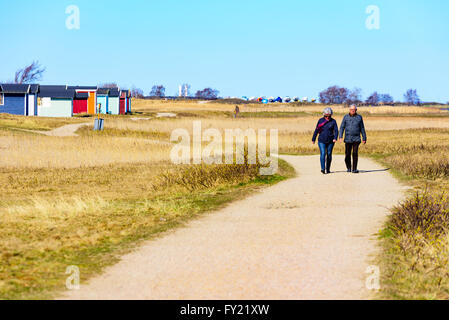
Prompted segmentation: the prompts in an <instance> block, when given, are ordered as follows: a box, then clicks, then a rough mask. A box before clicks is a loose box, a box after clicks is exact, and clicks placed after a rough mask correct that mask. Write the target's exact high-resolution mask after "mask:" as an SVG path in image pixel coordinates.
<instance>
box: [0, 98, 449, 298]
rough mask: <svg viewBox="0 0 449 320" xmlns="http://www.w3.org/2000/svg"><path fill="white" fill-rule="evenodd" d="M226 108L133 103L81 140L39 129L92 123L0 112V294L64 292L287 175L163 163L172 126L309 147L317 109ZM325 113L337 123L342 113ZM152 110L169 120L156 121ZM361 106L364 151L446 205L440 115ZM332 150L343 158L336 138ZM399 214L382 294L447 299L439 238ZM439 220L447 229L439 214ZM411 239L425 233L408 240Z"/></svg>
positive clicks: (448, 129)
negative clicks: (244, 132) (274, 133)
mask: <svg viewBox="0 0 449 320" xmlns="http://www.w3.org/2000/svg"><path fill="white" fill-rule="evenodd" d="M233 108H234V105H225V104H223V105H222V104H219V103H215V102H214V103H212V102H210V103H205V104H198V103H197V102H173V101H147V100H136V101H134V102H133V113H134V114H132V115H127V116H123V117H117V116H106V129H105V131H104V132H93V131H92V130H91V127H83V128H81V129H79V130H78V134H79V136H78V137H64V138H63V137H49V136H44V135H41V134H39V133H38V132H36V131H48V130H51V129H53V128H57V127H60V126H63V125H65V124H72V123H82V122H92V118H89V117H87V118H72V119H45V118H25V117H16V116H8V115H0V149H1V154H2V156H1V157H0V193H1V196H0V227H1V230H2V232H1V233H0V256H1V260H0V298H4V299H11V298H51V297H52V296H53V294H54V292H55V290H56V291H57V290H59V289H62V288H63V287H64V284H65V277H66V275H65V268H66V267H67V266H69V265H78V266H80V267H83V270H85V271H83V272H84V273H83V274H82V280H86V279H88V278H89V277H91V276H92V275H93V274H95V273H97V272H99V271H101V270H102V268H104V266H106V265H109V264H111V263H114V262H115V261H117V256H118V255H120V254H121V253H123V252H125V251H126V250H129V249H130V248H132V247H133V246H135V245H136V244H137V243H139V241H141V240H144V239H148V238H150V237H153V236H155V235H157V234H158V233H159V232H161V231H163V230H166V229H168V228H172V227H174V226H177V225H179V224H180V223H182V222H183V221H185V220H186V219H189V218H192V217H195V216H197V215H198V214H199V213H202V212H205V211H209V210H211V209H214V208H217V207H219V206H221V205H223V204H224V203H226V202H229V201H231V200H235V199H237V198H238V197H242V196H244V195H245V194H247V193H248V192H251V191H252V190H254V189H257V188H260V187H261V186H263V185H267V184H271V183H275V182H277V181H280V180H282V179H284V178H286V177H288V176H291V175H292V174H293V173H292V172H291V170H289V167H288V166H287V165H286V164H285V163H283V164H282V165H281V170H280V172H279V174H278V175H276V176H274V177H271V178H262V177H259V176H258V170H257V166H245V165H243V166H242V165H233V166H219V165H199V166H175V165H173V164H172V163H171V162H170V160H169V152H170V150H171V146H170V144H169V140H170V134H171V132H172V131H173V130H174V129H178V128H184V129H187V130H188V131H189V132H190V131H191V130H192V121H198V120H200V121H201V123H202V127H203V130H205V129H207V128H217V129H219V130H222V131H223V130H224V129H231V128H241V129H246V128H253V129H259V128H262V129H278V130H279V147H280V152H281V153H287V154H299V155H301V154H316V153H317V151H318V150H317V146H314V145H312V143H311V137H312V130H313V129H314V127H315V125H316V122H317V120H318V117H319V113H320V112H321V109H322V106H298V107H286V106H270V107H266V108H265V107H260V106H259V105H257V106H256V105H254V106H253V105H245V106H243V107H242V112H243V113H242V118H239V119H233V118H232V111H233ZM334 109H335V111H336V115H335V118H336V119H337V121H340V120H341V118H342V116H343V114H344V113H346V109H345V108H343V107H336V108H334ZM159 112H173V113H176V114H177V116H176V117H175V118H156V115H157V113H159ZM250 113H251V115H252V116H251V115H250V116H247V115H246V114H250ZM360 113H361V114H363V115H364V117H365V123H366V128H367V131H368V144H367V145H366V146H362V148H361V154H362V156H371V157H373V158H375V159H377V160H378V161H380V162H382V163H384V164H385V165H386V166H388V167H389V168H391V169H392V172H393V173H394V174H395V175H396V176H397V177H398V178H399V179H401V180H403V181H404V182H405V183H408V184H411V185H412V186H413V187H415V189H416V190H417V191H419V192H422V191H423V190H425V189H427V190H428V193H430V194H431V195H432V197H434V198H435V199H436V200H429V199H426V200H428V201H427V203H428V204H429V206H433V207H435V205H434V204H433V203H434V202H435V201H436V202H438V201H439V202H440V203H443V202H444V201H446V202H444V203H447V200H442V199H443V198H441V197H440V192H441V191H444V190H446V191H448V190H449V183H448V176H449V160H448V159H449V114H448V112H446V111H441V110H439V109H438V108H423V107H412V108H406V107H397V108H396V107H379V108H362V109H361V110H360ZM132 118H143V119H140V120H132ZM335 152H337V153H342V152H343V145H342V144H338V145H337V146H336V149H335ZM411 199H413V198H411ZM415 200H416V199H415ZM432 201H434V202H432ZM409 207H410V206H409ZM409 207H407V206H398V208H397V209H395V210H396V211H393V215H392V217H396V216H398V212H400V213H401V214H402V216H406V217H409V216H411V215H412V214H415V216H414V219H415V220H416V219H417V220H419V219H422V216H419V215H418V217H416V210H415V211H413V210H410V209H409ZM401 208H402V209H401ZM446 208H447V207H446ZM438 210H439V209H438ZM438 210H437V211H438ZM441 210H443V209H441ZM444 210H447V209H444ZM404 212H406V213H408V214H409V215H408V216H407V214H404ZM438 212H439V211H438ZM446 212H447V211H446ZM403 221H404V220H400V219H399V220H398V219H396V220H395V219H392V220H391V221H390V222H389V224H388V226H386V228H385V230H384V231H383V233H382V235H383V242H384V247H385V252H384V255H383V256H382V257H380V259H381V261H382V263H383V268H384V270H386V272H385V273H384V274H383V276H384V284H383V285H384V290H383V291H382V297H383V298H410V297H411V298H446V297H447V292H449V282H448V280H447V279H449V278H447V277H446V278H444V277H442V275H443V274H444V272H446V271H444V270H447V267H448V265H447V261H448V260H449V250H446V249H445V250H443V249H444V248H448V247H449V240H448V238H447V237H446V235H445V234H446V233H444V232H443V233H441V232H440V233H438V237H437V238H435V237H433V238H431V237H430V236H428V235H426V234H423V233H421V232H420V231H419V230H417V229H416V228H415V229H410V228H408V229H405V228H403V227H404V226H405V225H407V226H409V224H401V223H402V222H403ZM407 221H408V220H407ZM445 223H446V224H445ZM439 225H440V226H442V227H441V228H443V229H444V230H448V229H449V222H447V221H446V222H445V221H443V222H440V224H439ZM401 228H403V229H401ZM417 234H419V237H420V238H419V237H417ZM442 234H443V235H442ZM435 235H436V234H434V236H435ZM417 238H419V239H423V240H422V241H420V242H417V241H415V242H413V241H414V240H413V239H417ZM429 239H438V241H436V242H435V241H434V242H432V241H433V240H429ZM434 243H438V247H435V246H434ZM437 248H438V250H440V249H441V248H443V249H441V250H440V251H438V250H437ZM417 250H418V251H417ZM416 252H418V254H419V256H420V262H419V263H420V265H419V268H418V267H416V261H415V260H416V258H415V257H416V255H415V254H416ZM435 259H439V260H438V261H439V262H438V268H437V269H435V270H434V269H433V267H434V266H435V265H436V264H435V263H434V261H435ZM445 259H446V260H445ZM435 283H437V284H438V285H436V284H435Z"/></svg>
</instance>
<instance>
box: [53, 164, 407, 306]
mask: <svg viewBox="0 0 449 320" xmlns="http://www.w3.org/2000/svg"><path fill="white" fill-rule="evenodd" d="M283 158H284V159H286V160H287V161H288V162H289V163H290V164H292V165H293V166H294V167H295V169H296V170H297V172H298V177H297V178H294V179H290V180H288V181H284V182H282V183H280V184H277V185H275V186H273V187H270V188H267V189H264V190H263V191H261V192H260V193H257V194H255V195H252V196H250V197H249V198H247V199H245V200H241V201H237V202H235V203H232V204H230V205H229V206H228V207H226V208H224V209H222V210H219V211H217V212H214V213H212V214H209V215H206V216H203V217H202V218H199V219H196V220H194V221H191V222H189V223H188V224H187V225H186V227H183V228H179V229H176V230H172V231H170V232H167V233H165V234H164V235H162V236H161V237H159V238H158V239H155V240H152V241H148V242H146V243H145V244H144V245H143V246H141V247H140V248H139V249H137V250H136V251H135V252H133V253H130V254H127V255H125V256H123V257H122V260H121V262H119V263H118V264H116V265H114V266H112V267H109V268H107V269H106V270H105V272H104V273H103V274H102V275H100V276H98V277H97V278H94V279H92V280H91V281H90V282H89V284H86V285H82V286H81V289H80V290H78V291H70V292H67V293H65V294H64V296H63V297H62V298H63V299H237V300H240V299H369V298H370V297H372V296H371V294H372V292H370V291H369V290H367V289H366V288H365V279H366V277H367V276H368V275H367V274H365V272H366V269H367V267H368V266H369V265H371V264H372V258H373V255H374V254H375V253H376V250H378V248H377V241H376V236H375V234H376V232H378V231H379V230H380V229H381V227H382V225H383V222H384V221H385V218H386V216H387V214H388V209H387V208H388V207H391V206H393V205H395V204H397V202H398V201H399V200H400V199H401V198H402V196H403V191H404V189H405V187H402V186H401V185H399V184H398V182H397V181H396V180H395V179H394V178H393V177H392V176H391V175H390V174H389V173H388V171H385V170H382V169H383V168H381V167H380V166H379V165H378V164H376V163H375V162H373V161H371V160H369V159H365V158H363V159H360V168H361V169H362V170H367V171H369V172H363V171H362V172H361V173H360V174H358V175H354V174H348V173H346V171H345V165H344V161H343V157H342V156H335V160H334V168H333V169H334V170H335V171H336V172H335V173H334V174H331V175H326V176H324V175H322V174H321V172H320V170H319V158H318V157H317V156H306V157H295V156H284V157H283ZM81 273H82V269H81Z"/></svg>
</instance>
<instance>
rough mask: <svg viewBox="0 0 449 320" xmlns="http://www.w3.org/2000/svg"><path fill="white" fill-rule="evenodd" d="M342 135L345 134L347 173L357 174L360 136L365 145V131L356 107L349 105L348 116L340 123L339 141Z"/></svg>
mask: <svg viewBox="0 0 449 320" xmlns="http://www.w3.org/2000/svg"><path fill="white" fill-rule="evenodd" d="M343 133H346V134H345V144H346V158H345V162H346V168H347V169H348V172H352V173H359V170H357V165H358V162H359V147H360V144H361V143H362V140H361V139H360V134H361V135H362V138H363V144H366V131H365V124H364V123H363V118H362V116H361V115H359V114H357V106H356V105H351V107H350V108H349V114H347V115H345V116H344V118H343V121H342V122H341V126H340V141H341V139H342V138H343ZM351 153H352V164H351Z"/></svg>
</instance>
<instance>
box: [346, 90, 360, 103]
mask: <svg viewBox="0 0 449 320" xmlns="http://www.w3.org/2000/svg"><path fill="white" fill-rule="evenodd" d="M361 102H362V89H360V88H354V89H352V90H351V91H349V95H348V99H347V100H346V103H348V104H359V103H361Z"/></svg>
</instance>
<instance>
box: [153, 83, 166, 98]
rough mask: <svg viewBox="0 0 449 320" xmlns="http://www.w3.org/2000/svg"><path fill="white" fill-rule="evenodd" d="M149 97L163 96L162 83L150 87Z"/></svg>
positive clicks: (163, 88)
mask: <svg viewBox="0 0 449 320" xmlns="http://www.w3.org/2000/svg"><path fill="white" fill-rule="evenodd" d="M150 96H151V97H159V98H161V97H165V87H164V86H162V85H156V86H153V88H151V92H150Z"/></svg>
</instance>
